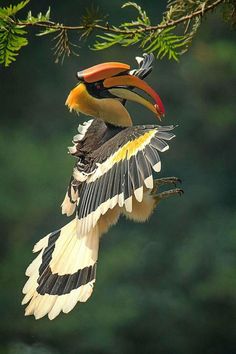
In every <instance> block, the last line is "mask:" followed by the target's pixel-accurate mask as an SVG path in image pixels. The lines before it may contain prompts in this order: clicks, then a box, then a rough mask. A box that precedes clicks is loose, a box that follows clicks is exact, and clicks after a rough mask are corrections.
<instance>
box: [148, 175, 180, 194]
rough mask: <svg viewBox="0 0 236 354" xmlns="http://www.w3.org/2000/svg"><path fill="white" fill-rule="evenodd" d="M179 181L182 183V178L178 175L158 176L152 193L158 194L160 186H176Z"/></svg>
mask: <svg viewBox="0 0 236 354" xmlns="http://www.w3.org/2000/svg"><path fill="white" fill-rule="evenodd" d="M178 183H182V181H181V179H180V178H177V177H165V178H158V179H155V180H154V186H153V189H152V194H154V195H156V194H157V193H158V189H159V187H160V186H164V185H168V184H173V185H174V186H175V187H176V186H177V184H178Z"/></svg>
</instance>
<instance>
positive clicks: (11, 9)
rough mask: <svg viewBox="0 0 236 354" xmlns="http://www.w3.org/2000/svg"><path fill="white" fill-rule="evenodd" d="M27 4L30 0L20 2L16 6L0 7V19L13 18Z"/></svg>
mask: <svg viewBox="0 0 236 354" xmlns="http://www.w3.org/2000/svg"><path fill="white" fill-rule="evenodd" d="M29 2H30V0H25V1H21V2H20V3H19V4H17V5H9V6H7V7H1V8H0V17H6V16H8V17H10V16H14V15H15V14H16V13H17V12H19V11H20V10H22V9H23V8H24V7H25V6H26V5H27V4H28V3H29Z"/></svg>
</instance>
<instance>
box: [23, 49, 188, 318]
mask: <svg viewBox="0 0 236 354" xmlns="http://www.w3.org/2000/svg"><path fill="white" fill-rule="evenodd" d="M136 59H137V61H138V64H139V67H138V68H137V69H134V70H131V69H130V66H129V65H127V64H124V63H120V62H108V63H102V64H98V65H95V66H93V67H91V68H88V69H85V70H83V71H80V72H78V73H77V78H78V80H79V83H78V85H77V86H76V87H75V88H74V89H73V90H72V91H71V92H70V94H69V96H68V98H67V100H66V105H67V106H68V107H69V109H70V111H72V110H75V111H76V112H82V113H83V114H85V115H88V116H92V117H93V119H91V120H89V121H86V122H84V123H83V124H81V125H79V127H78V134H77V135H75V136H74V138H73V146H72V147H69V153H70V154H71V155H72V156H73V157H74V158H75V166H74V169H73V173H72V177H71V179H70V182H69V186H68V189H67V192H66V196H65V199H64V201H63V203H62V213H63V214H66V215H67V216H71V215H72V214H75V217H74V219H73V220H72V221H70V222H69V223H68V224H66V225H65V226H64V227H62V228H61V229H59V230H57V231H54V232H52V233H50V234H48V235H47V236H45V237H44V238H42V239H41V240H40V241H39V242H38V243H36V245H35V246H34V249H33V252H39V254H38V256H37V257H36V258H35V259H34V261H33V262H32V263H31V264H30V265H29V267H28V268H27V270H26V275H27V276H28V277H29V279H28V281H27V282H26V284H25V286H24V288H23V293H24V294H25V297H24V299H23V301H22V304H26V303H28V306H27V308H26V311H25V315H34V316H35V318H36V319H38V318H41V317H43V316H45V315H47V314H48V317H49V319H54V318H55V317H56V316H57V315H58V314H59V313H60V312H61V311H62V312H64V313H68V312H69V311H71V310H72V309H73V308H74V306H75V305H76V303H77V302H85V301H87V299H88V298H89V297H90V295H91V294H92V291H93V287H94V283H95V279H96V268H97V258H98V248H99V239H100V237H101V235H102V234H104V233H105V232H107V231H108V229H109V228H110V226H111V225H114V224H115V223H116V222H117V221H118V219H119V217H120V215H122V214H123V215H125V216H126V217H127V218H128V219H132V220H134V221H138V222H144V221H146V220H147V219H148V218H149V216H150V215H151V214H152V212H153V210H154V208H155V207H156V205H157V204H158V203H159V201H160V200H161V199H164V198H166V197H168V196H170V195H175V194H181V192H182V191H181V189H178V188H174V189H171V190H168V191H164V192H162V193H159V186H161V185H163V184H165V185H166V184H174V185H175V184H176V182H178V181H179V180H178V179H177V178H174V177H172V178H162V179H156V180H154V179H153V171H154V172H160V170H161V162H160V157H159V152H164V151H166V150H168V148H169V146H168V144H167V141H169V140H171V139H172V138H174V136H175V135H174V134H173V132H172V130H173V129H174V126H173V125H170V126H160V125H137V126H133V125H132V120H131V117H130V115H129V113H128V111H127V110H126V108H125V103H126V100H130V101H134V102H137V103H140V104H142V105H144V106H145V107H147V108H148V109H149V110H150V111H152V112H153V113H154V114H155V116H156V117H157V118H159V119H161V118H162V117H163V116H164V113H165V110H164V106H163V103H162V101H161V99H160V97H159V96H158V94H157V93H156V92H155V91H154V90H153V89H152V88H151V87H150V86H149V85H148V84H147V83H146V82H145V81H143V79H144V78H145V77H146V76H147V75H148V74H149V73H150V72H151V70H152V62H153V55H152V54H151V55H147V54H144V56H143V57H137V58H136ZM134 89H139V90H142V91H144V92H145V93H146V94H147V95H148V96H149V97H150V98H151V99H152V100H153V101H154V103H151V102H150V101H149V100H147V99H146V98H143V97H142V96H141V95H140V94H139V93H136V92H134Z"/></svg>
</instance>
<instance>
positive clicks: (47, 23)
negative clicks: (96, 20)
mask: <svg viewBox="0 0 236 354" xmlns="http://www.w3.org/2000/svg"><path fill="white" fill-rule="evenodd" d="M225 1H226V0H216V1H215V2H214V3H212V4H211V5H208V6H206V7H205V8H203V9H200V10H197V11H195V12H192V13H191V14H190V15H186V16H183V17H181V18H179V19H177V20H172V21H169V22H166V23H164V24H160V25H155V26H145V25H143V27H142V28H140V26H138V27H137V28H134V29H132V30H128V29H122V28H119V27H113V26H111V25H109V24H107V25H105V26H103V25H99V24H91V26H90V25H78V26H68V25H64V24H60V23H55V22H53V21H43V22H36V23H30V22H27V21H19V20H15V19H11V21H12V23H14V25H23V26H29V27H41V28H50V29H54V30H67V31H75V30H76V31H83V30H86V29H88V28H89V27H91V28H93V29H97V30H101V31H106V32H112V33H116V34H136V33H145V32H152V31H156V30H161V29H166V28H168V27H172V26H176V25H178V24H180V23H184V22H186V21H190V20H192V19H193V18H195V17H198V16H199V15H204V14H205V13H207V12H209V11H211V10H213V9H215V8H216V7H217V6H219V5H220V4H222V3H224V2H225Z"/></svg>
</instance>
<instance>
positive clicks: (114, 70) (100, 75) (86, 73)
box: [77, 62, 130, 83]
mask: <svg viewBox="0 0 236 354" xmlns="http://www.w3.org/2000/svg"><path fill="white" fill-rule="evenodd" d="M128 70H130V66H129V65H127V64H123V63H119V62H110V63H102V64H98V65H94V66H92V67H91V68H88V69H85V70H82V71H79V72H78V73H77V78H78V79H79V80H81V81H85V82H88V83H91V82H96V81H100V80H104V79H106V78H108V77H112V76H114V75H118V74H120V73H121V72H124V71H128Z"/></svg>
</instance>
